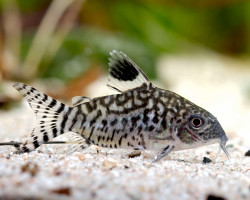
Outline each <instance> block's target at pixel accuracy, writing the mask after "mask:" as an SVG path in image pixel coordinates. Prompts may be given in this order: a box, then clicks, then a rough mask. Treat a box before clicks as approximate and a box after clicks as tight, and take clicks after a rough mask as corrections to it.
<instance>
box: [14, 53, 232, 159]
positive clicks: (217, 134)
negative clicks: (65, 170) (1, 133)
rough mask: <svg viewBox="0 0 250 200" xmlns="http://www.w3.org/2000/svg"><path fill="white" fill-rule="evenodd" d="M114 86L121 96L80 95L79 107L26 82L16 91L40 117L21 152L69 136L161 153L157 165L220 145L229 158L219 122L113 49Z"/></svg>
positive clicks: (90, 142) (87, 142) (111, 78)
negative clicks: (156, 83) (173, 154)
mask: <svg viewBox="0 0 250 200" xmlns="http://www.w3.org/2000/svg"><path fill="white" fill-rule="evenodd" d="M109 65H110V75H109V78H108V84H107V85H108V86H109V87H111V88H113V89H115V90H117V91H118V92H120V93H119V94H114V95H109V96H104V97H97V98H93V99H90V98H88V97H75V98H73V99H72V102H73V106H72V107H69V106H66V105H65V104H63V103H61V102H59V101H57V100H55V99H53V98H51V97H49V96H47V95H46V94H43V93H42V92H40V91H38V90H37V89H35V88H33V87H31V86H28V85H26V84H23V83H17V84H15V85H14V87H15V88H16V89H17V90H19V91H20V92H21V94H22V95H23V96H24V98H25V99H26V100H27V101H28V102H29V104H30V106H31V108H32V109H33V110H34V111H35V113H36V116H37V124H36V127H35V128H34V130H33V131H32V134H31V137H30V138H29V139H28V140H27V141H26V142H25V143H24V144H23V145H21V147H20V149H19V152H29V151H31V150H34V149H35V148H37V147H39V146H40V145H41V144H43V143H44V142H47V141H50V140H51V139H53V138H54V137H57V136H58V135H61V134H64V133H66V132H69V131H71V132H74V133H76V134H77V137H76V141H78V143H79V145H80V146H81V148H82V149H84V148H87V147H88V146H90V145H98V146H101V147H106V148H121V149H131V150H138V151H141V150H153V151H157V152H158V153H157V156H156V159H155V161H158V160H160V159H161V158H163V157H164V156H166V155H167V154H169V153H170V152H171V151H176V150H183V149H190V148H196V147H199V146H204V145H208V144H214V143H220V146H221V148H222V149H223V150H224V152H225V153H226V155H227V156H229V155H228V153H227V151H226V149H225V144H226V142H227V140H228V138H227V136H226V134H225V132H224V131H223V129H222V127H221V125H220V123H219V122H218V120H217V119H216V118H215V117H214V116H213V115H212V114H211V113H209V112H208V111H206V110H205V109H203V108H201V107H199V106H197V105H195V104H194V103H192V102H190V101H189V100H187V99H185V98H184V97H181V96H180V95H178V94H176V93H174V92H171V91H168V90H164V89H160V88H157V87H155V86H154V85H153V84H152V83H151V82H150V81H149V79H148V78H147V77H146V75H145V74H144V73H143V72H142V71H141V70H140V68H139V67H138V66H137V65H136V64H135V63H134V62H133V61H132V60H131V59H130V58H129V57H127V56H126V55H125V54H124V53H122V52H117V51H112V52H111V58H110V63H109Z"/></svg>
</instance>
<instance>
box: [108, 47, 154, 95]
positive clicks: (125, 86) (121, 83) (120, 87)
mask: <svg viewBox="0 0 250 200" xmlns="http://www.w3.org/2000/svg"><path fill="white" fill-rule="evenodd" d="M110 55H111V57H110V58H109V67H110V69H109V77H108V84H107V86H108V87H111V88H112V89H115V90H117V91H119V92H125V91H127V90H131V89H134V88H140V87H145V88H150V87H152V83H151V82H150V81H149V79H148V77H147V76H146V75H145V74H144V73H143V71H142V70H141V69H140V68H139V67H138V66H137V65H136V64H135V63H134V62H133V61H132V60H131V59H130V58H129V57H128V56H127V55H126V54H124V53H122V52H117V51H116V50H113V51H111V52H110Z"/></svg>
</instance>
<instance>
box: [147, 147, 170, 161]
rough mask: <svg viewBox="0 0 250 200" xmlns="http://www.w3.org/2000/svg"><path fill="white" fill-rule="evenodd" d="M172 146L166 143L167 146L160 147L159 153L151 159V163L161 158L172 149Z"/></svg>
mask: <svg viewBox="0 0 250 200" xmlns="http://www.w3.org/2000/svg"><path fill="white" fill-rule="evenodd" d="M174 147H175V146H171V145H168V146H166V147H164V148H163V149H161V151H160V153H159V154H158V155H156V158H155V160H153V161H152V163H155V162H157V161H159V160H161V159H162V158H163V157H165V156H166V155H168V154H169V153H170V152H171V151H173V149H174Z"/></svg>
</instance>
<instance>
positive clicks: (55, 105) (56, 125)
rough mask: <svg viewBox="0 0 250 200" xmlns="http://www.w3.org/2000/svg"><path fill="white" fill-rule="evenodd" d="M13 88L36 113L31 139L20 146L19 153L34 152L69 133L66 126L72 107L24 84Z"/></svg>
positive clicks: (18, 84) (15, 85)
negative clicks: (46, 143) (60, 135)
mask: <svg viewBox="0 0 250 200" xmlns="http://www.w3.org/2000/svg"><path fill="white" fill-rule="evenodd" d="M13 87H14V88H16V89H17V90H18V91H19V92H20V93H21V94H22V95H23V97H24V98H25V99H26V100H27V101H28V103H29V105H30V107H31V108H32V109H33V110H34V112H35V113H36V126H35V128H34V129H33V131H32V134H31V137H30V138H29V139H27V141H26V142H25V143H24V144H22V145H21V146H20V148H19V150H18V153H23V152H29V151H32V150H34V149H36V148H37V147H39V146H40V145H42V144H43V143H44V142H47V141H50V140H51V139H53V138H55V137H57V136H58V135H59V134H63V133H65V132H67V131H68V130H67V127H66V126H65V124H66V121H67V119H68V117H67V113H68V111H69V110H70V109H71V108H70V107H68V106H66V105H65V104H63V103H61V102H59V101H57V100H55V99H53V98H51V97H49V96H48V95H46V94H44V93H42V92H40V91H39V90H37V89H35V88H33V87H31V86H29V85H26V84H24V83H16V84H14V86H13Z"/></svg>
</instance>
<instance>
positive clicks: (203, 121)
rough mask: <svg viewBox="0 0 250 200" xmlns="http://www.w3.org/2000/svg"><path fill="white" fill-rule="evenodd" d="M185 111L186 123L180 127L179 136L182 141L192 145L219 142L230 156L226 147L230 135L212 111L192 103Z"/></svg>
mask: <svg viewBox="0 0 250 200" xmlns="http://www.w3.org/2000/svg"><path fill="white" fill-rule="evenodd" d="M187 110H188V111H187V112H186V113H185V119H184V123H182V125H181V126H180V128H179V129H178V130H179V131H178V134H177V135H178V137H179V138H180V139H181V141H182V142H184V143H186V144H187V145H189V146H190V148H192V146H196V147H198V146H204V145H208V144H214V143H219V144H220V147H221V148H222V150H223V151H224V153H225V154H226V156H227V157H228V158H229V154H228V152H227V150H226V148H225V145H226V142H227V141H228V137H227V135H226V133H225V131H224V130H223V128H222V126H221V124H220V123H219V121H218V120H217V118H216V117H214V116H213V115H212V114H211V113H210V112H208V111H207V110H205V109H203V108H201V107H198V106H197V105H195V104H193V103H190V104H189V106H188V109H187Z"/></svg>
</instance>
